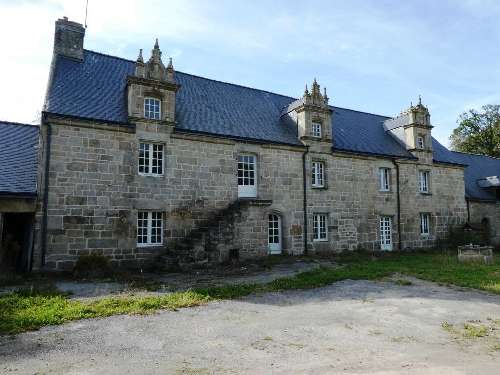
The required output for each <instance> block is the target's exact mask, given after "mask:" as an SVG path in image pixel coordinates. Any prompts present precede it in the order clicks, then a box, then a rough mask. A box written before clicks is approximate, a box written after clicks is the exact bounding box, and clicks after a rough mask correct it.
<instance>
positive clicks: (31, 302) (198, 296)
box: [0, 252, 500, 335]
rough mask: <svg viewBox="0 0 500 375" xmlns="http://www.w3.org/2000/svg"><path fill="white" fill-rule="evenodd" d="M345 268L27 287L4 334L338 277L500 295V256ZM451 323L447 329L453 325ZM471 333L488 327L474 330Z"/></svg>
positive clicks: (385, 258)
mask: <svg viewBox="0 0 500 375" xmlns="http://www.w3.org/2000/svg"><path fill="white" fill-rule="evenodd" d="M338 260H339V261H340V262H342V263H343V265H342V266H339V267H320V268H318V269H316V270H312V271H307V272H303V273H300V274H298V275H296V276H293V277H287V278H281V279H277V280H274V281H272V282H270V283H267V284H239V285H228V286H222V287H213V288H199V289H194V290H188V291H185V292H175V293H169V294H163V295H153V296H125V297H106V298H101V299H97V300H91V301H88V300H86V301H82V300H75V299H69V298H68V297H67V296H65V295H63V294H61V293H59V292H57V291H56V290H53V289H48V290H34V289H29V290H21V291H17V292H14V293H10V294H6V295H2V296H0V333H17V332H22V331H26V330H33V329H37V328H39V327H42V326H45V325H52V324H62V323H65V322H68V321H72V320H77V319H86V318H95V317H105V316H111V315H117V314H148V313H152V312H154V311H156V310H159V309H177V308H183V307H190V306H198V305H201V304H204V303H207V302H209V301H211V300H222V299H233V298H240V297H243V296H247V295H249V294H252V293H266V292H279V291H283V290H293V289H309V288H316V287H321V286H325V285H329V284H331V283H334V282H336V281H340V280H345V279H353V280H377V279H382V278H384V277H387V276H389V275H392V274H394V273H398V274H406V275H412V276H415V277H418V278H421V279H426V280H430V281H435V282H439V283H446V284H455V285H459V286H464V287H471V288H476V289H481V290H485V291H488V292H492V293H497V294H500V259H499V258H498V257H496V258H495V263H494V264H490V265H485V264H476V263H473V264H465V263H459V262H458V260H457V259H456V255H451V256H450V255H446V254H443V253H438V252H434V253H432V252H431V253H407V252H405V253H385V254H381V255H379V256H377V257H375V256H374V255H373V254H367V253H354V254H353V253H351V254H348V255H342V256H340V257H339V258H338ZM450 326H451V325H448V326H446V327H445V324H444V323H443V328H444V329H447V328H448V329H451V328H453V327H450ZM469 331H470V333H471V335H472V334H473V335H477V334H482V331H478V332H476V331H473V330H472V329H469Z"/></svg>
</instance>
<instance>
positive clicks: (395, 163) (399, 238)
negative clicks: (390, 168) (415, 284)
mask: <svg viewBox="0 0 500 375" xmlns="http://www.w3.org/2000/svg"><path fill="white" fill-rule="evenodd" d="M392 163H393V164H394V167H395V168H396V204H397V210H398V250H399V251H401V197H400V195H401V194H400V190H399V164H398V163H397V162H396V159H392Z"/></svg>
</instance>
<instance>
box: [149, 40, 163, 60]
mask: <svg viewBox="0 0 500 375" xmlns="http://www.w3.org/2000/svg"><path fill="white" fill-rule="evenodd" d="M149 61H153V62H155V63H161V50H160V46H159V45H158V38H156V40H155V45H154V47H153V49H152V51H151V58H150V59H149Z"/></svg>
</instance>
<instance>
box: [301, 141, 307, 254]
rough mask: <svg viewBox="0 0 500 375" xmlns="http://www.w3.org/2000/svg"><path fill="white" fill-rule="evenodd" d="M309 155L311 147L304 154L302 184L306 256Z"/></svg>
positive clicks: (305, 248)
mask: <svg viewBox="0 0 500 375" xmlns="http://www.w3.org/2000/svg"><path fill="white" fill-rule="evenodd" d="M308 153H309V146H306V150H305V151H304V153H303V154H302V182H303V189H304V192H303V193H304V196H303V205H304V255H307V175H306V156H307V154H308Z"/></svg>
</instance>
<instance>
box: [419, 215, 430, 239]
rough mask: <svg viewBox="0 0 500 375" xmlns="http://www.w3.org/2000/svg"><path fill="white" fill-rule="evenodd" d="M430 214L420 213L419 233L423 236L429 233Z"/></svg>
mask: <svg viewBox="0 0 500 375" xmlns="http://www.w3.org/2000/svg"><path fill="white" fill-rule="evenodd" d="M430 221H431V220H430V215H429V214H420V234H421V235H423V236H427V235H429V234H431V230H430Z"/></svg>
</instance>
